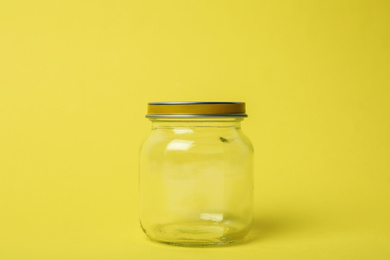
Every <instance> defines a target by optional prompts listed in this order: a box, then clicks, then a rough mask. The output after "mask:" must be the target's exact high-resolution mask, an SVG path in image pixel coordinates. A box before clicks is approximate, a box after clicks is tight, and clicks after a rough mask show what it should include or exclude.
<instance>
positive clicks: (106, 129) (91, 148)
mask: <svg viewBox="0 0 390 260" xmlns="http://www.w3.org/2000/svg"><path fill="white" fill-rule="evenodd" d="M389 78H390V4H389V1H385V0H383V1H380V0H371V1H369V0H365V1H361V0H357V1H356V0H355V1H353V0H348V1H347V0H341V1H340V0H330V1H309V0H307V1H300V0H298V1H292V0H291V1H279V0H277V1H255V0H253V1H248V0H239V1H238V0H237V1H228V0H225V1H215V0H164V1H163V0H161V1H160V0H154V1H149V0H146V1H139V0H137V1H134V0H130V1H125V0H123V1H119V0H118V1H100V0H99V1H98V0H95V1H92V0H91V1H83V0H79V1H70V0H68V1H57V0H50V1H49V0H48V1H40V0H37V1H11V0H2V1H0V259H1V260H16V259H23V260H30V259H34V260H35V259H37V260H38V259H39V260H46V259H50V260H56V259H66V260H69V259H72V260H73V259H76V260H78V259H83V260H88V259H94V260H99V259H107V260H111V259H113V260H116V259H267V260H269V259H271V260H272V259H284V260H285V259H354V260H356V259H390V129H389V128H390V122H389V117H390V80H389ZM150 101H245V102H247V112H248V114H249V118H248V119H246V120H245V121H244V123H243V128H244V130H245V132H246V133H247V135H248V136H250V138H251V139H252V141H253V143H254V146H255V150H256V162H255V166H256V179H255V187H256V192H255V200H256V219H255V226H254V228H253V231H252V233H250V235H249V236H248V237H247V239H246V240H245V241H244V242H243V243H240V244H236V245H233V246H230V247H222V248H203V249H202V248H200V249H199V248H194V249H191V248H190V249H189V248H177V247H172V246H165V245H160V244H156V243H153V242H150V241H148V240H147V239H146V238H145V236H144V235H143V233H142V231H141V230H140V228H139V225H138V217H137V214H138V209H137V204H138V195H137V190H138V172H137V171H138V165H137V164H138V163H137V160H138V147H139V145H140V143H141V142H142V139H143V138H144V137H145V136H146V135H147V133H148V132H149V127H150V125H149V122H148V120H147V119H145V118H144V115H145V114H146V107H147V106H146V105H147V102H150Z"/></svg>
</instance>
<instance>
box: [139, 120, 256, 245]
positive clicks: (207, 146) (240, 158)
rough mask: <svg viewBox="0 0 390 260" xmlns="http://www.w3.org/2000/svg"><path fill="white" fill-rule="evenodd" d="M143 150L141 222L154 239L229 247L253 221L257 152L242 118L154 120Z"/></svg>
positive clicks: (247, 229)
mask: <svg viewBox="0 0 390 260" xmlns="http://www.w3.org/2000/svg"><path fill="white" fill-rule="evenodd" d="M151 121H152V131H151V134H150V135H149V136H148V137H147V139H146V140H145V142H144V144H143V145H142V147H141V150H140V222H141V227H142V229H143V231H144V232H145V233H146V235H147V236H149V237H150V238H151V239H152V240H155V241H159V242H163V243H168V244H175V245H182V246H201V245H219V244H227V243H232V242H235V241H238V240H240V239H241V238H243V237H244V236H245V235H246V234H247V233H248V231H249V229H250V226H251V224H252V218H253V147H252V144H251V142H250V141H249V139H248V138H247V137H246V136H245V135H244V133H243V132H242V131H241V121H242V119H241V118H217V119H216V118H211V119H208V118H198V119H191V118H186V119H184V118H183V119H172V118H171V119H156V118H153V119H151Z"/></svg>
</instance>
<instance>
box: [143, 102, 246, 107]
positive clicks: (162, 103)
mask: <svg viewBox="0 0 390 260" xmlns="http://www.w3.org/2000/svg"><path fill="white" fill-rule="evenodd" d="M225 104H226V105H229V104H232V105H234V104H245V102H207V101H199V102H198V101H188V102H187V101H184V102H182V101H177V102H176V101H173V102H149V103H148V105H153V106H154V105H225Z"/></svg>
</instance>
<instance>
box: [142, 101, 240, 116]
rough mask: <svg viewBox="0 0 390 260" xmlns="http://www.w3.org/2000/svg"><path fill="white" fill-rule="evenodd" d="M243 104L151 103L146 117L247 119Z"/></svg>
mask: <svg viewBox="0 0 390 260" xmlns="http://www.w3.org/2000/svg"><path fill="white" fill-rule="evenodd" d="M247 116H248V115H247V114H246V113H245V103H244V102H152V103H149V104H148V114H147V115H146V117H247Z"/></svg>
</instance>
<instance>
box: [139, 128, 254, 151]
mask: <svg viewBox="0 0 390 260" xmlns="http://www.w3.org/2000/svg"><path fill="white" fill-rule="evenodd" d="M151 149H152V150H153V151H155V152H157V151H160V152H162V151H164V152H165V153H167V152H170V151H174V152H176V151H182V152H202V151H214V150H219V151H221V152H229V151H231V152H234V151H239V152H248V153H251V152H253V145H252V142H251V141H250V139H249V138H248V137H247V136H246V135H245V134H244V133H243V131H241V130H240V129H237V130H235V131H225V132H223V131H220V132H209V133H201V134H199V133H190V132H189V133H184V134H175V133H171V132H167V131H152V132H151V133H150V134H149V135H148V136H147V137H146V139H145V140H144V142H143V144H142V146H141V153H144V152H150V150H151Z"/></svg>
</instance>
